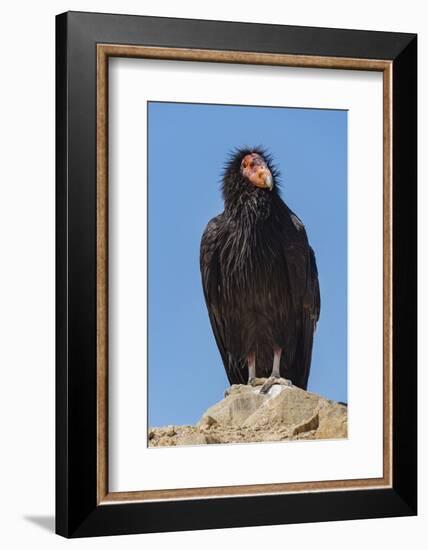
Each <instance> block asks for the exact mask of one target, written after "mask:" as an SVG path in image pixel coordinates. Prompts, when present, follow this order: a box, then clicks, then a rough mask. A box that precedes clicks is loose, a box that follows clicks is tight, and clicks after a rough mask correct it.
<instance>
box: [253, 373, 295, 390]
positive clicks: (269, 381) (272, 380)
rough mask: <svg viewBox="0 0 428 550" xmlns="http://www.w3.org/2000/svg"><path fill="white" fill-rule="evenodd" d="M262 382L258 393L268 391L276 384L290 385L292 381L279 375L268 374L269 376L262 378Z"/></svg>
mask: <svg viewBox="0 0 428 550" xmlns="http://www.w3.org/2000/svg"><path fill="white" fill-rule="evenodd" d="M262 380H264V384H263V386H262V387H261V389H260V393H268V392H269V390H270V389H271V387H272V386H275V385H276V384H278V385H280V386H292V385H293V382H292V381H291V380H288V379H287V378H282V377H280V376H270V377H269V378H264V379H262Z"/></svg>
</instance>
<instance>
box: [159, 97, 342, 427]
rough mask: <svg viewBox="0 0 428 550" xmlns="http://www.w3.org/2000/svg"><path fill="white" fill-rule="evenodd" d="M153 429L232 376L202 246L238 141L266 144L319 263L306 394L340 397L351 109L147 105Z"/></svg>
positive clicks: (209, 398) (188, 413) (187, 414)
mask: <svg viewBox="0 0 428 550" xmlns="http://www.w3.org/2000/svg"><path fill="white" fill-rule="evenodd" d="M148 110H149V117H148V140H149V150H148V155H149V169H148V185H149V203H148V204H149V222H148V223H149V242H148V245H149V252H148V254H149V257H148V266H149V267H148V269H149V284H148V303H149V308H148V316H149V342H148V369H149V373H148V375H149V377H148V380H149V384H148V385H149V395H148V409H149V425H150V426H163V425H166V424H193V423H195V422H196V421H197V420H198V419H199V418H200V416H201V415H202V413H203V412H204V411H205V410H206V409H207V408H208V407H209V406H210V405H212V404H214V403H215V402H217V401H218V400H220V399H221V398H222V397H223V394H224V390H225V389H226V388H227V386H228V381H227V378H226V374H225V372H224V368H223V365H222V362H221V359H220V355H219V353H218V350H217V347H216V344H215V341H214V337H213V334H212V331H211V326H210V323H209V319H208V314H207V310H206V306H205V302H204V297H203V291H202V285H201V278H200V272H199V246H200V240H201V236H202V232H203V230H204V228H205V226H206V224H207V223H208V221H209V220H210V219H211V218H212V217H214V216H215V215H217V214H218V213H220V212H221V211H222V210H223V201H222V198H221V194H220V182H221V171H222V167H223V164H224V161H225V159H226V157H227V155H228V153H229V152H230V151H231V149H233V148H234V147H240V146H243V145H249V146H254V145H261V146H263V147H264V148H266V149H267V150H268V151H269V152H270V153H271V155H272V156H273V158H274V161H275V163H276V164H277V166H278V167H279V169H280V172H281V180H280V181H281V188H282V192H281V194H282V198H283V200H284V201H285V202H286V203H287V204H288V206H289V207H290V208H291V209H292V210H293V211H294V212H295V213H296V214H297V215H298V216H299V217H300V219H301V220H302V221H303V223H304V224H305V227H306V231H307V233H308V237H309V241H310V243H311V245H312V247H313V249H314V251H315V255H316V258H317V264H318V270H319V280H320V288H321V317H320V321H319V323H318V328H317V332H316V335H315V340H314V350H313V357H312V366H311V374H310V377H309V386H308V390H309V391H313V392H316V393H319V394H321V395H323V396H325V397H327V398H329V399H334V400H338V401H345V402H346V401H347V112H346V111H336V110H323V109H291V108H282V107H281V108H270V107H247V106H226V105H204V104H183V103H158V102H150V103H149V105H148Z"/></svg>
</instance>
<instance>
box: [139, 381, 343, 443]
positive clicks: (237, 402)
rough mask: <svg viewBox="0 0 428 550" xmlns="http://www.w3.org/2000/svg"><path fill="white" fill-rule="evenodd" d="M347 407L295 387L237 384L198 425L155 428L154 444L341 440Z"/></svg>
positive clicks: (150, 436) (150, 438)
mask: <svg viewBox="0 0 428 550" xmlns="http://www.w3.org/2000/svg"><path fill="white" fill-rule="evenodd" d="M347 421H348V411H347V406H345V405H343V404H339V403H336V402H334V401H329V400H327V399H325V398H324V397H322V396H320V395H317V394H315V393H311V392H307V391H304V390H302V389H300V388H297V387H295V386H281V385H274V386H272V388H271V389H270V390H269V392H268V393H267V394H261V393H260V386H259V387H252V386H247V385H233V386H231V387H230V388H228V390H227V391H226V393H225V398H224V399H222V400H221V401H219V402H218V403H216V404H215V405H213V406H212V407H210V408H209V409H207V411H206V412H205V413H204V414H203V415H202V417H201V419H200V420H199V422H198V423H197V424H196V426H165V427H163V428H151V429H150V430H149V434H148V444H149V446H150V447H160V446H162V447H164V446H179V445H207V444H210V445H212V444H220V443H245V442H257V441H284V440H290V439H338V438H346V437H347Z"/></svg>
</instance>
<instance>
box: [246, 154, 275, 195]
mask: <svg viewBox="0 0 428 550" xmlns="http://www.w3.org/2000/svg"><path fill="white" fill-rule="evenodd" d="M241 174H242V175H243V176H244V178H246V179H247V180H248V181H249V182H250V183H251V184H252V185H255V186H256V187H261V188H263V189H269V190H272V188H273V178H272V173H271V171H270V170H269V168H268V166H267V164H266V162H265V161H264V159H263V157H261V156H260V155H259V154H258V153H250V154H249V155H245V157H244V158H243V159H242V162H241Z"/></svg>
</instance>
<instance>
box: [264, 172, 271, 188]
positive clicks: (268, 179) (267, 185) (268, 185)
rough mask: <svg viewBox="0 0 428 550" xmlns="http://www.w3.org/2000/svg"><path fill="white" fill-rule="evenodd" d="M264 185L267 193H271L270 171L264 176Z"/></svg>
mask: <svg viewBox="0 0 428 550" xmlns="http://www.w3.org/2000/svg"><path fill="white" fill-rule="evenodd" d="M265 185H266V187H267V188H268V189H269V191H272V189H273V178H272V174H271V173H270V170H268V174H267V175H266V178H265Z"/></svg>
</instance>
